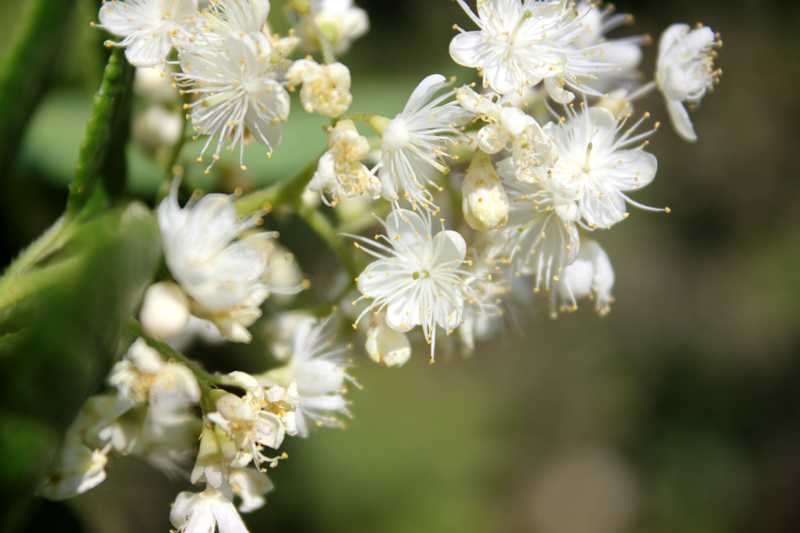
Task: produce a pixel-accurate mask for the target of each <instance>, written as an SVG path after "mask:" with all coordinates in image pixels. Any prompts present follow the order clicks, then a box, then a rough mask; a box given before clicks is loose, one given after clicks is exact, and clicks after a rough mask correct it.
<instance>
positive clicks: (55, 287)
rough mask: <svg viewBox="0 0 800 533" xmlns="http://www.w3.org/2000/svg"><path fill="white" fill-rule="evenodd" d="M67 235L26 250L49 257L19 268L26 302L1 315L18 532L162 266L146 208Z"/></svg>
mask: <svg viewBox="0 0 800 533" xmlns="http://www.w3.org/2000/svg"><path fill="white" fill-rule="evenodd" d="M63 228H64V229H61V230H60V231H58V232H55V235H62V234H66V235H68V236H69V239H68V240H66V242H64V243H63V244H62V243H59V246H58V250H57V251H55V252H54V253H49V254H48V253H47V251H46V250H45V251H43V252H42V253H39V254H37V255H31V254H29V253H28V251H26V252H25V253H23V256H21V257H23V258H24V257H42V258H43V259H40V260H39V261H38V264H37V265H36V266H32V267H30V268H27V269H25V268H19V267H15V266H14V265H12V267H11V270H12V272H19V273H20V274H19V275H18V276H17V277H16V278H15V280H14V284H13V287H16V290H15V292H19V293H20V294H22V295H23V297H21V298H19V299H18V300H15V301H13V302H12V303H11V304H10V305H8V306H6V308H5V309H2V310H0V312H2V315H0V340H2V342H0V406H2V407H0V461H2V463H1V464H0V486H2V487H3V488H4V489H5V490H4V493H5V494H13V495H15V497H13V498H10V499H9V498H5V499H3V503H2V506H1V507H0V517H3V518H5V520H4V521H3V522H4V523H13V524H15V525H17V526H19V525H21V523H22V522H24V520H25V519H26V518H27V513H28V506H27V505H25V504H27V503H30V496H31V494H32V491H33V490H34V489H35V486H36V483H37V482H38V480H39V479H40V477H41V476H42V475H43V474H44V473H45V472H46V470H47V469H48V467H49V465H50V463H51V461H52V459H53V456H54V455H55V453H56V451H57V449H58V446H59V442H60V439H61V438H62V436H63V433H64V431H65V430H66V428H67V426H68V425H69V424H70V422H71V421H72V420H73V419H74V417H75V415H76V414H77V412H78V410H79V409H80V407H81V405H82V404H83V402H84V401H85V400H86V398H87V397H88V396H89V395H91V394H93V393H96V392H97V391H98V390H100V388H101V387H102V384H103V380H104V378H105V377H106V375H107V374H108V372H109V370H110V368H111V365H112V364H113V362H114V361H115V360H116V358H117V356H118V354H119V352H120V341H121V336H122V334H123V331H124V326H125V323H126V320H127V319H128V317H129V316H130V315H131V314H132V313H133V312H134V311H135V309H136V306H137V305H138V304H139V302H140V300H141V296H142V293H143V292H144V289H145V287H146V286H147V284H148V283H150V281H151V280H152V277H153V275H154V273H155V270H156V268H157V267H158V264H159V261H160V239H159V231H158V225H157V224H156V221H155V219H154V217H153V215H152V213H151V212H150V211H149V210H147V209H146V208H145V207H144V206H143V205H141V204H138V203H133V204H130V205H129V206H127V207H126V208H117V209H114V210H111V211H108V212H105V213H104V214H103V215H102V216H98V217H94V218H92V219H90V220H88V221H87V222H85V223H84V224H81V225H79V226H73V225H70V224H69V223H68V224H66V225H64V226H63ZM57 229H58V228H57ZM43 238H46V239H48V241H53V234H52V233H49V234H45V236H44V237H43ZM56 241H58V239H56ZM38 248H42V249H43V250H44V249H45V248H46V247H44V246H38ZM32 249H33V250H36V249H37V243H34V244H33V245H32ZM5 281H6V280H5V279H4V280H3V283H4V284H5ZM28 283H33V284H34V285H35V289H36V290H35V291H34V290H30V289H28V288H27V287H26V284H28ZM24 295H27V296H24ZM7 300H8V298H6V300H5V301H7ZM20 331H22V332H23V333H19V332H20ZM15 337H16V338H15ZM12 464H13V468H12V467H11V465H12ZM9 521H10V522H9Z"/></svg>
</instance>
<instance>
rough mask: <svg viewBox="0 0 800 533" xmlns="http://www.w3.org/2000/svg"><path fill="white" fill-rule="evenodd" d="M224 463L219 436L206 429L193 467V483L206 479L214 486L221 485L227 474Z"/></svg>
mask: <svg viewBox="0 0 800 533" xmlns="http://www.w3.org/2000/svg"><path fill="white" fill-rule="evenodd" d="M223 463H224V459H223V456H222V449H221V448H220V446H219V441H217V436H216V435H215V433H214V432H213V431H211V430H209V429H206V430H205V431H203V437H202V438H201V439H200V451H199V453H198V454H197V461H196V462H195V464H194V468H193V469H192V475H191V480H192V483H198V482H202V481H206V482H208V483H209V484H210V485H211V486H212V487H214V488H219V487H221V486H222V482H223V480H224V479H225V474H226V472H225V466H224V464H223Z"/></svg>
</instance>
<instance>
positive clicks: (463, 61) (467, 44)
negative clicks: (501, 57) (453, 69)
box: [450, 31, 486, 68]
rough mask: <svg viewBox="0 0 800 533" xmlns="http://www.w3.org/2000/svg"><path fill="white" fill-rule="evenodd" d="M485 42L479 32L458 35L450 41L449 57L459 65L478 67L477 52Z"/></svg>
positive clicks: (484, 38)
mask: <svg viewBox="0 0 800 533" xmlns="http://www.w3.org/2000/svg"><path fill="white" fill-rule="evenodd" d="M485 41H486V37H485V36H483V35H482V34H481V32H479V31H468V32H466V33H459V34H458V35H456V36H455V37H453V40H452V41H450V57H452V58H453V61H455V62H456V63H458V64H459V65H462V66H464V67H470V68H475V67H477V66H478V55H479V54H478V50H479V49H480V47H481V46H483V43H484V42H485Z"/></svg>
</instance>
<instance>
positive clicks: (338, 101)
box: [286, 59, 353, 118]
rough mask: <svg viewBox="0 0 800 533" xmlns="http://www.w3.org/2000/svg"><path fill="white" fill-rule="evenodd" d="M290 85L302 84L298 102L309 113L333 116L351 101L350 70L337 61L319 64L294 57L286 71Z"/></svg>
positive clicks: (348, 105)
mask: <svg viewBox="0 0 800 533" xmlns="http://www.w3.org/2000/svg"><path fill="white" fill-rule="evenodd" d="M286 79H287V80H288V81H289V83H291V84H292V85H300V84H303V88H302V89H300V101H301V102H302V103H303V107H304V108H305V110H306V111H307V112H309V113H313V112H314V111H316V112H317V113H319V114H320V115H322V116H325V117H329V118H335V117H338V116H339V115H341V114H342V113H344V112H345V111H347V108H349V107H350V104H351V103H352V102H353V95H351V94H350V69H348V68H347V67H346V66H345V65H342V64H341V63H332V64H330V65H320V64H319V63H317V62H316V61H314V60H313V59H298V60H297V61H295V62H294V63H292V66H291V67H289V70H287V71H286Z"/></svg>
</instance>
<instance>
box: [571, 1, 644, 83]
mask: <svg viewBox="0 0 800 533" xmlns="http://www.w3.org/2000/svg"><path fill="white" fill-rule="evenodd" d="M575 9H576V10H577V12H578V14H580V15H583V20H582V22H581V24H582V26H583V29H582V31H581V34H580V35H578V36H576V38H575V39H574V40H573V41H572V46H573V47H574V48H575V49H577V50H584V49H585V48H586V47H588V46H595V45H598V44H602V43H604V42H606V34H607V33H608V32H610V31H611V30H613V29H614V28H617V27H618V26H622V25H623V24H631V23H633V15H630V14H628V13H617V14H615V13H614V10H615V9H614V6H613V5H611V4H608V5H606V6H605V7H604V8H602V10H601V9H600V8H599V7H598V4H597V3H594V2H590V1H588V0H581V2H580V3H579V4H578V5H577V7H576V8H575ZM649 42H650V38H649V37H647V36H643V35H640V36H636V37H626V38H623V39H615V40H613V41H611V42H610V43H609V45H608V46H607V47H605V48H604V49H603V53H602V54H594V55H592V56H591V58H592V59H593V60H594V61H595V62H598V63H606V62H611V63H613V64H614V65H616V66H617V68H615V69H613V70H607V69H605V70H602V71H599V72H598V73H597V75H598V77H599V79H598V80H596V81H595V82H594V83H592V84H591V85H592V88H593V89H596V90H598V91H601V92H605V91H607V90H610V89H612V88H614V87H619V86H629V85H631V84H633V83H635V82H636V77H637V71H636V69H637V68H638V67H639V63H641V60H642V45H643V44H649Z"/></svg>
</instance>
